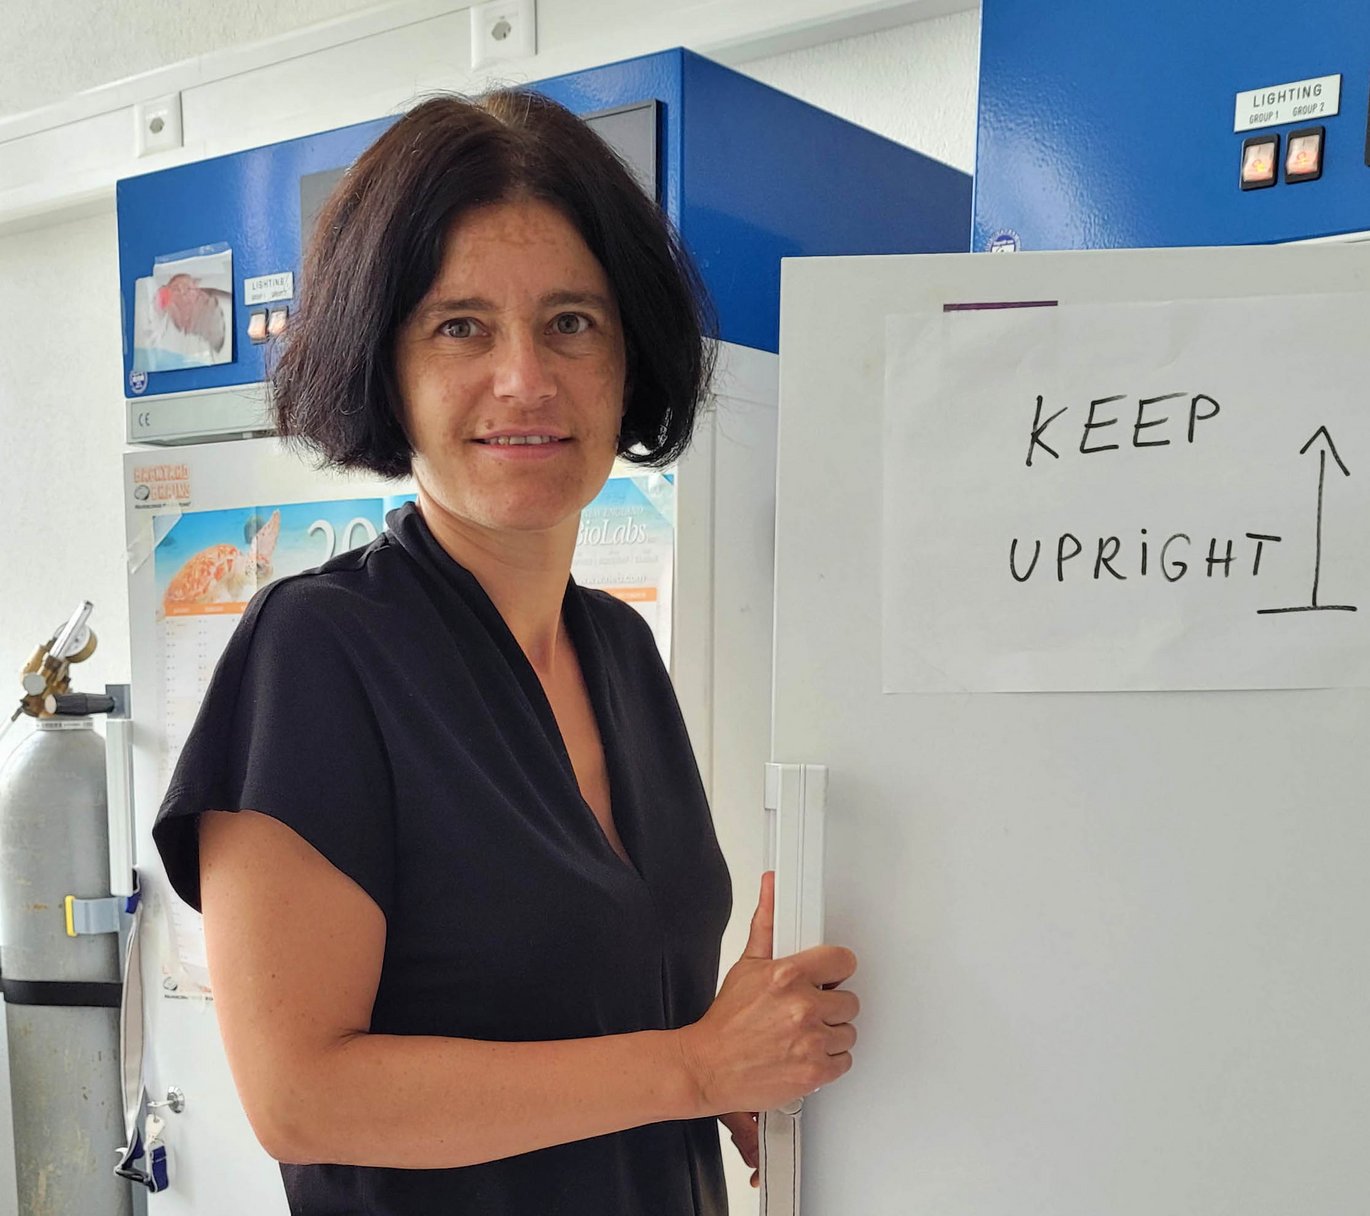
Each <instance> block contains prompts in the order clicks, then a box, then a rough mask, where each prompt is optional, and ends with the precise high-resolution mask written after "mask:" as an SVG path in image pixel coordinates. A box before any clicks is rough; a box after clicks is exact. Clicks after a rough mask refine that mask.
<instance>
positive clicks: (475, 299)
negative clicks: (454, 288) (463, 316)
mask: <svg viewBox="0 0 1370 1216" xmlns="http://www.w3.org/2000/svg"><path fill="white" fill-rule="evenodd" d="M494 311H495V306H494V304H493V303H491V302H490V301H489V300H486V299H483V298H482V297H480V296H463V297H462V298H461V299H460V300H433V301H432V302H431V303H429V304H425V305H424V306H423V307H422V308H421V309H420V310H419V315H420V316H421V317H435V316H438V315H439V314H440V313H447V312H494Z"/></svg>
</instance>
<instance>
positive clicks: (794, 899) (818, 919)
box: [759, 764, 828, 1216]
mask: <svg viewBox="0 0 1370 1216" xmlns="http://www.w3.org/2000/svg"><path fill="white" fill-rule="evenodd" d="M827 795H828V770H827V768H825V767H824V766H823V765H821V764H768V765H766V812H767V816H766V818H767V828H768V833H769V837H770V842H769V849H768V854H769V859H770V865H771V868H772V869H773V870H775V937H774V942H773V953H774V957H776V958H783V957H784V956H785V955H787V954H795V953H797V952H798V951H800V950H807V949H808V948H809V947H810V946H817V945H819V944H820V943H821V942H822V941H823V818H824V813H825V809H826V805H827ZM803 1111H804V1100H803V1099H802V1098H799V1099H797V1100H796V1101H794V1102H791V1103H789V1104H787V1105H786V1106H783V1107H781V1108H780V1109H778V1110H769V1111H762V1112H761V1115H760V1120H759V1122H760V1127H759V1139H760V1144H761V1216H799V1194H800V1178H801V1165H802V1161H803V1153H802V1148H803V1137H802V1136H801V1134H800V1120H801V1117H802V1115H803Z"/></svg>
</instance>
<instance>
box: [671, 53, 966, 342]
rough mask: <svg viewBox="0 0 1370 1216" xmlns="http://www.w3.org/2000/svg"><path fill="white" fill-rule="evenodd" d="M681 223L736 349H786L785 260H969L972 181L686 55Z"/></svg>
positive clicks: (781, 95) (753, 82)
mask: <svg viewBox="0 0 1370 1216" xmlns="http://www.w3.org/2000/svg"><path fill="white" fill-rule="evenodd" d="M684 66H685V84H684V93H685V147H684V177H685V180H686V182H687V183H688V188H687V190H686V193H685V198H684V203H683V206H682V210H681V216H680V226H681V230H682V231H683V232H684V233H685V235H686V238H687V243H688V244H689V246H690V250H691V252H692V253H693V254H694V256H695V258H696V260H697V261H698V263H699V265H700V268H701V270H702V271H703V274H704V278H705V281H706V282H707V283H708V284H709V289H710V292H711V293H712V295H713V298H714V303H715V306H716V307H717V309H718V314H719V318H720V322H721V326H722V329H723V331H724V333H725V334H727V335H728V337H729V340H730V341H734V342H738V343H740V344H741V345H743V346H751V347H755V348H756V349H758V350H770V351H774V350H776V349H778V345H779V337H780V308H779V300H780V259H781V258H784V257H818V256H824V255H836V254H877V253H964V252H966V250H967V249H969V247H970V245H969V241H970V207H971V182H970V178H969V177H968V176H967V175H966V174H964V173H961V172H959V171H958V170H956V169H952V168H950V167H949V166H947V165H944V164H942V163H941V162H940V161H935V160H932V159H931V158H929V157H926V156H923V155H921V154H920V153H917V152H914V151H912V150H911V149H909V148H906V147H904V146H903V145H902V144H897V143H894V142H893V141H892V140H889V139H885V138H884V137H883V136H880V135H876V134H875V133H874V132H872V131H868V130H866V129H865V128H864V127H857V126H854V125H853V124H852V123H850V122H847V121H846V120H845V119H841V118H837V117H835V116H834V115H832V114H829V113H827V112H826V111H824V110H820V109H818V108H817V107H815V106H811V105H808V104H806V103H805V102H801V101H797V100H796V99H795V98H793V97H790V96H789V95H788V94H785V93H781V92H779V91H778V90H776V89H772V88H769V87H768V86H766V85H762V84H758V83H757V82H756V81H754V80H751V79H750V78H748V77H745V76H741V75H739V74H738V73H736V72H733V71H730V70H729V69H727V68H725V67H722V66H720V65H719V64H716V63H713V62H712V61H710V60H708V59H703V58H701V57H700V56H698V55H691V54H688V53H687V54H686V56H685V60H684Z"/></svg>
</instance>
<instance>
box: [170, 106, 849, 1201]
mask: <svg viewBox="0 0 1370 1216" xmlns="http://www.w3.org/2000/svg"><path fill="white" fill-rule="evenodd" d="M694 282H695V280H694V278H693V273H692V271H691V270H690V269H689V265H688V261H687V259H686V258H685V257H684V255H683V254H682V253H681V251H680V249H679V247H678V245H677V243H676V241H675V238H674V236H673V235H672V233H671V232H670V230H669V228H668V226H667V225H666V224H665V223H664V221H663V219H662V217H661V215H660V213H659V212H658V211H657V209H656V208H655V206H654V205H653V204H652V203H651V202H650V201H649V200H648V199H647V198H645V196H643V194H642V193H641V191H640V190H639V188H638V187H637V186H636V184H635V183H634V182H633V180H632V178H631V177H630V176H629V174H628V173H627V171H626V170H625V169H624V168H623V166H622V165H620V164H619V162H618V161H617V159H616V158H615V157H614V156H613V154H612V153H610V152H609V151H608V150H607V149H606V148H605V147H604V146H603V145H602V144H601V143H600V142H599V141H598V139H597V138H596V137H595V136H594V135H593V134H592V133H591V132H590V131H589V130H588V128H586V127H585V126H584V125H583V124H581V123H580V122H579V121H578V120H576V119H575V118H574V117H573V116H571V115H570V114H568V113H567V112H566V111H564V110H562V109H560V108H559V107H557V106H555V105H554V104H552V103H551V102H548V101H546V100H544V99H542V98H539V97H536V96H534V95H530V94H521V93H503V94H497V95H494V96H492V97H489V98H487V99H485V100H484V101H482V102H479V103H475V104H473V103H469V102H465V101H461V100H458V99H454V98H443V99H436V100H432V101H429V102H426V103H424V104H423V105H421V106H419V107H418V108H417V109H415V110H414V111H412V112H411V113H410V114H408V115H407V116H405V117H404V118H402V119H401V120H400V121H399V122H397V123H396V124H395V125H394V126H393V127H391V128H390V129H389V131H387V133H386V134H385V135H383V136H382V137H381V138H380V140H379V141H378V142H377V143H376V144H375V145H374V146H373V147H372V148H371V149H369V150H368V151H367V152H366V153H365V154H364V155H363V156H362V157H361V158H360V160H359V161H358V162H357V164H356V166H355V167H354V168H353V169H352V170H351V171H350V172H349V174H348V176H347V177H346V178H345V179H344V181H343V183H342V184H341V185H340V187H339V189H338V191H337V192H336V194H335V195H334V197H333V198H332V199H331V200H330V202H329V204H328V206H327V207H326V208H325V211H324V213H323V215H322V216H321V218H320V222H319V227H318V229H317V232H316V235H315V238H314V243H313V246H312V249H311V252H310V256H309V261H308V264H307V267H306V279H305V294H304V299H303V300H302V307H301V312H300V315H299V317H298V318H297V319H296V322H295V324H294V325H293V326H292V336H291V340H290V344H289V346H288V347H287V349H286V350H285V352H284V354H283V355H282V357H281V360H280V362H279V365H278V367H277V369H276V372H275V375H274V386H275V401H276V408H277V410H278V412H279V420H280V424H281V429H282V431H283V432H284V433H286V434H290V435H294V436H297V437H301V438H303V439H306V440H308V441H309V442H310V443H312V444H313V445H314V446H315V447H316V448H317V449H318V450H320V451H321V452H322V454H323V456H324V458H325V459H326V460H328V461H330V462H331V463H333V464H336V465H341V466H347V467H362V468H367V469H371V470H374V471H376V472H379V473H381V474H384V475H391V476H398V475H401V474H404V473H408V472H412V474H413V477H414V480H415V482H416V484H417V488H418V498H417V503H416V504H414V505H412V506H409V507H406V508H404V509H402V510H400V511H398V512H394V513H392V515H391V517H390V519H389V521H388V522H389V525H390V526H389V529H388V530H387V532H386V533H385V534H384V535H383V536H382V537H381V538H380V539H379V540H378V541H376V543H375V544H373V545H371V546H370V547H368V548H367V549H364V550H359V551H356V552H353V553H350V554H346V555H344V556H342V557H340V558H337V559H335V560H334V561H332V562H330V563H328V564H327V565H325V566H323V567H321V568H320V569H319V570H317V571H313V572H310V573H307V574H303V575H300V576H298V577H296V578H290V579H284V580H281V581H279V582H277V583H274V584H272V585H271V586H270V587H268V588H267V589H266V590H265V591H263V592H262V593H261V594H260V595H258V596H257V597H256V599H255V600H254V601H253V603H252V605H251V606H250V607H249V609H248V611H247V613H246V614H245V615H244V618H243V621H242V623H241V625H240V627H239V629H238V630H237V632H236V633H235V635H234V638H233V640H232V642H231V643H230V645H229V647H228V649H227V650H226V652H225V654H224V657H223V660H222V661H221V663H220V666H219V669H218V671H217V672H216V674H215V678H214V682H213V686H212V688H211V689H210V692H209V693H208V695H207V697H206V699H205V703H204V706H203V708H202V710H201V714H200V717H199V720H198V721H197V723H196V727H195V730H194V732H193V734H192V737H191V738H190V740H189V741H188V742H187V744H186V746H185V749H184V751H183V754H182V757H181V760H180V762H179V765H178V767H177V771H176V774H175V776H174V777H173V779H172V782H171V786H170V788H169V790H168V793H167V798H166V802H165V804H164V806H163V809H162V812H161V815H160V816H159V820H158V824H157V826H156V829H155V832H154V835H155V838H156V840H157V844H158V846H159V848H160V850H161V852H162V855H163V857H164V859H165V861H166V864H167V870H168V873H169V875H170V876H171V879H172V882H173V884H174V885H175V887H176V889H177V891H178V892H179V893H180V894H181V895H182V896H183V897H184V898H186V899H187V900H188V901H189V902H191V903H192V904H195V905H197V906H201V905H202V907H203V911H204V917H205V933H206V941H207V945H208V950H209V961H210V970H211V974H212V977H213V982H214V989H215V996H216V1001H217V1006H218V1013H219V1020H220V1024H221V1029H222V1032H223V1036H224V1042H225V1046H226V1049H227V1053H228V1058H229V1062H230V1065H231V1066H232V1069H233V1073H234V1077H235V1080H236V1083H237V1086H238V1089H239V1093H240V1095H241V1097H242V1101H243V1103H244V1107H245V1109H246V1111H247V1114H248V1117H249V1119H250V1120H251V1122H252V1125H253V1128H254V1130H255V1131H256V1133H257V1135H258V1137H259V1138H260V1139H261V1141H262V1143H263V1144H264V1145H265V1147H266V1148H267V1150H268V1151H269V1152H270V1153H271V1154H272V1155H273V1156H275V1157H276V1158H278V1159H279V1160H280V1161H281V1162H282V1163H283V1164H282V1173H283V1175H284V1178H285V1184H286V1190H287V1193H288V1195H289V1198H290V1204H291V1210H292V1211H293V1212H295V1213H299V1214H301V1216H305V1214H308V1216H314V1214H319V1216H321V1214H323V1213H330V1214H331V1213H342V1212H347V1213H362V1212H364V1213H375V1214H383V1216H401V1214H403V1216H416V1214H419V1213H422V1214H424V1216H428V1214H429V1213H432V1214H437V1213H443V1214H444V1216H445V1214H448V1213H451V1214H457V1213H480V1214H481V1216H500V1214H504V1213H508V1214H510V1216H514V1214H517V1216H535V1214H536V1216H542V1214H544V1213H587V1214H588V1213H594V1214H595V1216H607V1214H610V1213H614V1214H627V1213H642V1214H643V1216H677V1214H680V1216H685V1214H691V1216H699V1214H712V1213H722V1212H724V1211H726V1199H725V1195H724V1188H723V1180H722V1169H721V1162H720V1152H719V1145H718V1136H717V1130H716V1125H715V1124H714V1122H713V1119H714V1117H715V1116H718V1117H721V1118H722V1119H723V1120H724V1122H725V1123H726V1124H727V1125H728V1126H729V1128H730V1129H731V1130H732V1131H733V1134H734V1138H735V1139H736V1140H737V1141H738V1144H739V1148H740V1149H741V1151H742V1153H743V1156H744V1157H745V1158H746V1159H747V1160H748V1161H749V1162H750V1163H751V1164H753V1165H755V1154H756V1130H755V1118H754V1115H753V1114H752V1113H750V1112H755V1111H757V1110H760V1109H766V1108H768V1107H771V1106H774V1105H778V1104H781V1103H783V1102H786V1101H789V1100H791V1099H793V1098H795V1097H797V1096H799V1095H801V1094H804V1093H807V1092H809V1091H811V1090H812V1089H814V1088H815V1087H816V1086H818V1085H821V1084H824V1083H826V1082H828V1081H831V1080H833V1079H835V1078H836V1077H837V1076H839V1075H841V1074H842V1073H844V1072H845V1071H846V1070H847V1069H848V1068H849V1067H850V1064H851V1057H850V1054H849V1052H850V1049H851V1047H852V1044H853V1042H854V1040H855V1032H854V1030H853V1028H852V1026H851V1020H852V1018H853V1017H854V1016H855V1013H856V1008H857V1004H856V998H855V997H854V996H852V995H851V994H850V993H848V992H845V991H841V990H835V989H836V986H837V985H838V984H840V983H841V982H842V981H844V980H845V979H847V978H848V977H849V976H850V974H851V973H852V971H853V969H854V966H855V960H854V959H853V957H852V956H851V954H850V952H848V951H846V950H842V949H839V948H836V947H824V948H819V949H816V950H812V951H808V952H806V953H805V954H803V955H800V956H797V957H795V958H793V959H788V960H782V961H780V962H771V961H770V958H769V955H770V948H769V947H770V933H771V927H770V901H771V896H770V888H769V887H768V886H763V894H762V900H761V905H760V906H759V908H758V911H757V915H756V917H755V918H754V920H753V923H752V936H751V941H750V943H749V946H748V949H747V952H746V955H745V956H744V958H743V959H742V960H741V961H739V963H738V964H737V965H736V966H735V967H734V968H733V969H732V970H731V971H730V972H729V974H728V977H727V979H726V981H725V982H724V984H723V986H722V989H721V991H720V992H719V993H718V995H717V998H716V999H715V988H714V986H715V981H716V977H717V965H718V949H719V939H720V935H721V933H722V931H723V927H724V923H725V922H726V920H727V917H728V913H729V909H730V903H731V895H730V889H729V883H728V876H727V872H726V869H725V867H724V865H723V861H722V857H721V855H720V853H719V849H718V844H717V841H716V839H715V836H714V833H713V828H712V824H711V821H710V818H709V811H708V807H707V805H706V804H705V800H704V796H703V791H702V788H701V786H700V782H699V778H698V773H697V771H696V769H695V765H694V760H693V757H692V755H691V752H690V748H689V742H688V740H687V738H686V735H685V731H684V726H683V723H682V721H681V718H680V714H679V710H678V708H677V707H676V704H675V700H674V697H673V695H672V692H671V687H670V684H669V682H668V679H667V676H666V673H665V671H664V669H663V668H662V665H661V663H660V660H659V658H658V656H657V652H656V647H655V644H654V642H653V639H652V637H651V635H650V633H649V631H648V630H647V628H646V626H645V625H644V624H643V622H642V621H641V620H640V618H639V617H638V616H637V614H636V613H635V612H633V611H632V610H631V609H630V608H628V607H627V606H625V605H622V604H620V603H618V602H617V601H615V600H613V599H612V598H610V597H608V596H606V595H602V594H600V593H597V592H588V591H584V590H581V589H580V588H578V587H576V586H575V585H574V583H572V582H570V579H569V571H570V564H571V556H572V551H573V549H574V546H575V538H576V531H577V524H578V519H579V513H580V511H581V509H582V508H583V507H584V506H585V505H586V504H587V503H589V502H590V501H591V499H592V498H593V497H594V496H595V495H596V494H597V493H598V491H599V489H600V487H601V486H602V485H603V484H604V481H605V480H606V478H607V476H608V474H609V471H610V468H611V466H612V463H613V460H614V456H615V454H616V453H622V454H625V455H628V456H629V457H630V458H632V459H637V460H640V461H641V462H644V463H656V464H661V463H665V462H667V461H669V460H671V459H673V458H675V457H676V456H678V455H679V453H680V452H681V451H683V450H684V448H685V446H686V444H687V443H688V441H689V435H690V429H691V425H692V422H693V418H694V413H695V410H696V407H697V405H698V403H699V401H700V400H701V398H702V396H703V394H704V393H705V391H706V389H707V377H708V371H709V366H708V359H707V357H706V354H705V346H704V343H703V341H702V339H701V328H700V319H699V318H700V309H699V305H698V303H697V301H698V299H699V297H698V295H697V294H696V293H695V289H694Z"/></svg>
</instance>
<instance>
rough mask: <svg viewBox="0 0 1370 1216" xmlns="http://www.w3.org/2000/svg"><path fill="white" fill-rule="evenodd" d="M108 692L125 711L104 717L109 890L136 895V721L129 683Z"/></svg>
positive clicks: (113, 686)
mask: <svg viewBox="0 0 1370 1216" xmlns="http://www.w3.org/2000/svg"><path fill="white" fill-rule="evenodd" d="M106 691H107V692H108V693H109V694H110V695H111V696H113V697H114V699H115V703H116V705H117V706H119V707H120V708H122V710H123V712H122V713H119V712H118V711H117V710H116V712H115V713H111V714H110V715H109V716H108V717H107V718H106V719H105V794H106V797H107V798H108V800H109V891H110V894H111V895H121V896H129V895H132V894H133V720H132V718H130V717H129V715H128V685H126V684H125V685H111V686H110V687H108V688H107V689H106ZM121 695H122V700H121Z"/></svg>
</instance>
